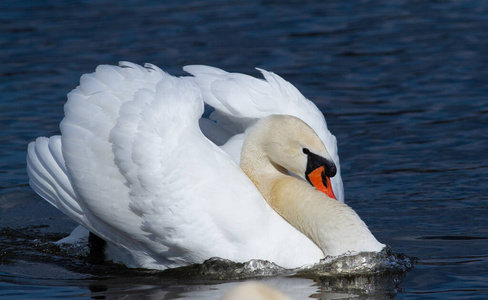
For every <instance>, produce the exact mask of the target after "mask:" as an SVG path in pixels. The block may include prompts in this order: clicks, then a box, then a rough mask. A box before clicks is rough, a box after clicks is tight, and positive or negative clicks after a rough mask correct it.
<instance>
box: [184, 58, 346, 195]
mask: <svg viewBox="0 0 488 300" xmlns="http://www.w3.org/2000/svg"><path fill="white" fill-rule="evenodd" d="M184 70H185V71H186V72H188V73H190V74H192V75H193V76H194V80H195V83H196V84H197V85H198V87H199V88H200V90H201V93H202V96H203V99H204V101H205V103H207V104H208V105H210V106H212V107H214V108H215V112H214V114H213V115H211V117H213V119H214V125H213V126H214V127H216V128H217V127H219V124H223V125H222V126H221V127H223V128H225V129H226V130H227V136H229V137H230V139H229V140H228V141H227V143H226V144H225V145H223V147H222V148H223V149H224V150H225V151H226V152H227V153H228V154H229V155H230V156H231V157H232V158H233V159H234V160H235V161H236V162H238V161H239V159H240V149H241V148H242V143H243V141H244V138H245V130H246V129H247V128H249V127H250V126H251V125H252V124H254V122H255V121H256V120H258V119H261V118H264V117H267V116H269V115H273V114H286V115H292V116H296V117H298V118H300V119H302V120H303V121H305V122H306V123H307V124H308V125H309V126H310V127H312V128H313V129H314V130H315V132H316V133H317V134H318V135H319V137H320V138H321V139H322V141H323V142H324V144H325V146H326V148H327V151H328V152H329V154H330V155H331V157H332V159H333V160H334V162H335V164H336V166H337V175H336V176H334V177H333V178H332V186H333V189H334V193H335V195H336V197H337V199H338V200H340V201H342V202H344V188H343V184H342V178H341V173H340V163H339V156H338V153H337V152H338V151H337V141H336V138H335V136H334V135H332V134H331V133H330V131H329V130H328V128H327V123H326V121H325V118H324V116H323V114H322V113H321V112H320V110H319V109H318V108H317V107H316V106H315V104H313V103H312V102H311V101H310V100H308V99H306V98H305V97H304V96H303V95H302V94H301V93H300V92H299V91H298V90H297V89H296V88H295V87H294V86H293V85H292V84H291V83H289V82H288V81H286V80H284V79H283V78H281V77H280V76H278V75H276V74H274V73H272V72H268V71H265V70H262V69H258V70H259V71H260V72H261V73H262V74H263V76H264V80H263V79H258V78H254V77H252V76H248V75H244V74H239V73H228V72H225V71H223V70H221V69H218V68H214V67H209V66H201V65H194V66H185V67H184ZM229 123H231V124H233V127H232V126H230V125H229ZM216 128H214V130H213V131H212V130H208V131H204V133H205V134H207V132H217V129H216ZM207 135H208V134H207ZM218 136H219V137H225V135H224V134H219V135H218ZM210 138H211V137H210Z"/></svg>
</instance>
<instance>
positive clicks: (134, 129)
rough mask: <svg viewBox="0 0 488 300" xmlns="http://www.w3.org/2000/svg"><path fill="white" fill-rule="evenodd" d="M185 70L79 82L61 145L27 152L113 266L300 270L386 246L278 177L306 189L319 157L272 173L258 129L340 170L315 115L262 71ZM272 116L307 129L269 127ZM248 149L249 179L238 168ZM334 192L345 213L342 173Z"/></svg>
mask: <svg viewBox="0 0 488 300" xmlns="http://www.w3.org/2000/svg"><path fill="white" fill-rule="evenodd" d="M185 70H187V71H189V72H190V73H192V74H193V75H194V76H195V77H181V78H176V77H172V76H170V75H168V74H166V73H164V72H163V71H161V70H160V69H158V68H156V67H154V66H151V65H149V66H147V67H146V68H142V67H140V66H137V65H133V64H129V63H123V64H121V67H113V66H100V67H98V68H97V71H96V72H95V73H93V74H89V75H84V76H82V78H81V83H80V86H79V87H78V88H76V89H75V90H73V91H72V92H71V93H70V94H69V95H68V102H67V104H66V106H65V118H64V120H63V121H62V122H61V125H60V128H61V133H62V135H61V136H53V137H51V138H39V139H37V140H36V142H35V143H31V144H30V145H29V151H28V156H27V162H28V173H29V177H30V184H31V186H32V187H33V189H34V190H35V191H36V192H37V193H38V194H40V195H41V196H42V197H43V198H44V199H46V200H47V201H49V202H50V203H51V204H53V205H54V206H55V207H57V208H58V209H60V210H61V211H63V212H64V213H65V214H67V215H68V216H70V217H71V218H72V219H73V220H75V221H76V222H77V223H79V224H80V225H82V226H83V227H85V228H87V229H88V230H89V231H91V232H93V233H94V234H96V235H97V236H99V237H101V238H102V239H104V240H105V241H107V245H108V249H107V252H108V255H109V258H112V259H114V260H117V261H122V262H124V263H125V264H126V265H128V266H130V267H143V268H155V269H165V268H169V267H178V266H183V265H187V264H191V263H200V262H203V261H204V260H205V259H208V258H210V257H222V258H226V259H230V260H233V261H239V262H242V261H247V260H250V259H265V260H269V261H273V262H275V263H276V264H278V265H280V266H283V267H287V268H293V267H298V266H302V265H306V264H313V263H316V262H318V261H319V260H320V259H321V258H323V257H324V255H338V254H342V253H345V252H347V251H353V252H354V251H356V252H359V251H380V250H381V248H383V245H382V244H380V243H379V242H377V241H376V239H375V238H374V237H373V236H372V234H371V233H370V232H369V230H368V229H367V227H366V226H365V225H364V223H363V222H362V221H361V220H360V218H359V217H358V216H357V215H356V214H355V213H354V211H352V209H350V208H349V207H348V206H346V205H345V204H343V203H341V202H339V201H336V200H334V199H331V198H329V197H328V196H326V195H325V194H323V193H321V192H318V191H317V190H315V189H314V187H313V186H312V185H310V184H309V183H307V182H306V181H304V180H301V179H298V178H296V177H292V176H290V175H288V174H285V172H284V170H283V169H282V167H285V168H286V169H287V170H288V171H290V172H293V173H294V174H296V175H297V176H301V177H302V178H304V176H305V175H304V174H301V173H300V172H301V171H305V166H302V164H303V162H305V164H306V161H307V157H309V156H311V155H305V154H304V153H303V152H301V153H300V155H301V156H300V157H301V158H299V159H298V160H297V161H296V162H295V163H292V162H290V163H287V162H284V165H283V164H282V165H281V166H278V167H277V168H276V165H275V164H276V163H281V162H280V159H281V160H283V159H284V160H286V159H287V158H286V157H285V156H283V155H281V156H280V154H279V153H278V160H277V162H274V161H272V160H270V161H268V165H266V162H265V161H263V160H259V159H257V158H258V157H259V156H260V155H262V154H258V155H257V152H256V151H259V147H261V146H260V142H259V140H263V139H268V140H269V137H270V136H269V131H268V133H265V131H266V130H261V129H259V128H269V126H268V127H266V124H270V122H275V121H276V119H280V118H285V119H290V120H292V121H290V122H291V123H296V124H300V125H299V126H298V127H300V128H302V127H303V128H305V129H303V128H302V130H304V131H299V132H300V133H301V135H302V136H304V137H306V136H312V137H311V138H309V139H308V138H305V140H306V141H309V142H310V141H312V142H311V145H307V146H306V145H304V147H305V146H306V147H309V148H310V151H312V152H313V153H315V154H318V155H321V157H324V158H326V159H327V161H329V162H330V163H332V164H333V165H335V166H336V167H337V169H338V168H339V161H338V157H337V148H336V142H335V138H334V137H333V136H332V135H331V134H330V132H329V131H328V130H327V127H326V124H325V120H324V119H323V116H322V114H321V113H320V112H319V111H318V109H317V108H316V107H315V105H313V104H312V103H311V102H310V101H309V100H307V99H305V98H304V97H303V96H302V95H301V94H300V93H299V92H298V91H297V90H296V89H295V88H294V87H293V86H292V85H291V84H289V83H288V82H286V81H284V80H283V79H281V78H280V77H278V76H276V75H274V74H272V73H268V72H266V71H262V72H263V74H264V75H265V78H266V81H264V80H259V79H255V78H252V77H249V76H246V75H242V74H230V73H226V72H224V71H222V70H219V69H215V68H210V67H204V66H192V67H187V68H186V69H185ZM204 101H205V103H207V104H209V105H211V106H213V107H214V108H215V111H214V112H213V114H212V115H211V117H212V119H213V120H208V119H203V118H202V119H201V116H202V113H203V108H204ZM275 114H280V115H294V116H296V117H298V118H300V119H301V120H303V121H304V122H306V123H307V124H308V125H309V126H310V127H309V126H308V125H305V123H303V122H302V121H301V120H299V119H297V118H293V117H284V116H281V117H268V116H270V115H275ZM261 119H263V120H262V121H259V122H258V123H257V125H255V124H256V121H258V120H261ZM215 120H216V121H215ZM273 120H274V121H273ZM278 121H279V120H278ZM260 124H264V125H265V126H262V125H260ZM296 124H295V125H296ZM254 125H255V126H254ZM275 126H276V125H275ZM283 128H284V127H283ZM312 128H313V130H312ZM202 131H203V132H204V133H205V135H204V134H202ZM283 134H285V132H283ZM248 135H249V136H250V138H248V139H246V137H247V136H248ZM266 135H267V136H266ZM283 136H285V135H283ZM276 137H278V136H276ZM291 137H293V135H291ZM244 140H246V142H245V143H246V145H247V146H246V147H244V149H245V148H248V149H249V151H245V150H244V149H243V146H242V145H243V143H244ZM288 141H291V139H290V137H288ZM214 142H215V143H217V144H219V145H222V146H221V147H218V146H217V145H216V144H215V143H214ZM324 144H325V147H324ZM241 149H242V152H243V153H242V164H241V165H242V169H243V170H244V171H245V172H246V173H247V174H248V175H249V177H247V176H246V174H245V173H243V172H242V170H241V169H240V168H239V166H238V165H237V164H236V162H239V160H240V154H241V153H240V152H241ZM313 149H314V150H313ZM261 150H263V149H261ZM275 150H276V149H275ZM299 150H300V151H301V150H302V148H300V149H299ZM314 151H315V152H314ZM268 154H269V155H270V156H273V155H275V154H276V151H273V153H268ZM295 156H296V157H298V156H297V155H295ZM269 162H271V164H269ZM300 162H301V164H300ZM286 164H288V165H286ZM261 167H263V168H261ZM273 167H275V169H274V170H272V169H273ZM265 169H266V170H269V171H270V172H264V173H266V174H264V173H263V170H265ZM302 169H303V170H302ZM302 173H303V172H302ZM249 178H251V180H252V181H253V182H254V183H255V184H256V186H257V187H258V189H259V190H258V189H256V187H255V186H254V185H253V183H252V181H251V180H250V179H249ZM332 188H333V190H334V194H335V196H336V197H337V199H339V200H341V201H342V200H343V190H342V181H341V179H340V173H339V170H337V175H336V176H335V177H334V178H332ZM263 196H264V198H266V201H268V203H269V205H268V204H267V202H266V201H265V200H264V199H263ZM275 200H276V201H275ZM278 200H279V201H278ZM297 200H298V201H297ZM270 206H271V207H273V208H274V209H275V210H276V211H277V212H278V213H279V214H278V213H276V211H275V210H273V209H272V208H271V207H270ZM280 215H281V216H280ZM285 219H286V220H285ZM344 220H347V221H344ZM290 223H291V224H293V226H292V225H290ZM297 228H298V230H297ZM299 230H302V231H303V233H302V232H300V231H299Z"/></svg>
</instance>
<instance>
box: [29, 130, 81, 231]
mask: <svg viewBox="0 0 488 300" xmlns="http://www.w3.org/2000/svg"><path fill="white" fill-rule="evenodd" d="M27 173H28V175H29V178H30V180H29V184H30V186H31V187H32V189H33V190H34V191H35V192H36V193H38V194H39V195H40V196H41V197H42V198H44V199H45V200H46V201H48V202H49V203H51V204H52V205H53V206H54V207H56V208H57V209H59V210H61V211H62V212H64V213H65V214H66V215H68V216H69V217H71V218H72V219H74V220H75V221H81V222H82V219H83V217H84V213H83V209H82V208H81V207H80V205H79V203H78V202H77V201H76V194H75V192H74V190H73V186H72V185H71V182H70V180H69V178H68V174H67V170H66V165H65V162H64V158H63V154H62V150H61V136H53V137H51V138H46V137H40V138H37V140H36V141H35V142H31V143H30V144H29V147H28V151H27ZM82 223H83V222H82Z"/></svg>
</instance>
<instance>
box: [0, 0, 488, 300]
mask: <svg viewBox="0 0 488 300" xmlns="http://www.w3.org/2000/svg"><path fill="white" fill-rule="evenodd" d="M166 2H167V3H160V2H159V1H144V2H141V3H139V2H138V1H131V2H127V3H126V4H125V5H119V4H118V2H113V1H88V0H87V1H76V2H67V1H64V2H62V1H59V2H57V1H43V2H41V1H3V2H2V3H1V4H0V57H1V60H2V63H1V68H0V72H1V74H0V95H1V96H0V128H1V129H2V130H1V131H0V145H1V146H0V157H1V159H0V216H1V218H0V297H2V296H4V297H5V298H8V299H25V298H56V297H57V298H65V297H75V298H76V297H79V298H122V297H142V296H144V297H148V298H149V297H151V298H159V299H162V298H164V299H184V298H192V299H216V298H218V297H219V296H220V295H222V294H223V293H224V292H225V291H226V290H228V289H229V288H231V287H232V286H234V285H236V284H238V283H239V281H235V280H230V279H227V280H204V279H201V278H199V279H195V278H188V276H177V275H174V274H173V275H171V276H170V275H161V274H159V273H154V272H150V271H143V270H129V269H126V268H123V267H120V266H111V265H108V266H92V265H89V264H87V263H86V262H85V261H84V259H83V257H82V256H76V255H74V254H73V253H72V252H68V251H66V250H63V249H59V248H55V247H54V246H52V245H51V246H50V243H49V242H50V241H54V240H56V239H58V238H59V237H61V236H63V235H64V234H67V233H68V232H69V231H70V230H72V229H73V228H74V224H73V223H72V222H71V221H69V220H68V219H66V218H65V217H63V216H62V215H61V214H60V213H58V212H57V211H56V210H55V209H54V208H52V207H51V206H50V205H49V204H47V203H45V202H43V201H42V200H41V199H40V198H39V197H38V196H36V195H35V194H34V193H33V192H31V190H30V189H29V187H28V185H27V175H26V172H25V151H26V145H27V143H28V142H29V141H32V140H33V139H35V138H36V137H37V136H41V135H44V136H50V135H53V134H57V133H59V129H58V123H59V121H60V120H61V118H62V113H63V104H64V102H65V100H66V96H65V95H66V93H67V92H69V91H70V90H71V89H72V88H74V87H75V86H76V85H77V84H78V80H79V76H80V75H81V74H82V73H87V72H92V71H93V70H94V68H95V67H96V66H97V65H99V64H104V63H110V64H114V63H116V62H117V61H120V60H127V61H133V62H136V63H144V62H151V63H154V64H156V65H158V66H160V67H162V68H163V69H165V70H167V71H169V72H170V73H172V74H183V72H182V71H181V66H183V65H186V64H198V63H200V64H202V63H203V64H209V65H215V66H218V67H221V68H224V69H227V70H229V71H236V72H244V73H251V74H254V75H257V74H258V73H257V71H255V70H254V69H253V68H254V67H256V66H258V67H261V68H265V69H268V70H272V71H274V72H276V73H278V74H280V75H282V76H283V77H284V78H286V79H287V80H289V81H291V82H292V83H293V84H295V85H296V86H297V87H298V88H299V89H300V90H301V91H302V92H303V93H304V94H305V95H306V96H307V97H308V98H310V99H312V100H313V101H314V102H315V103H316V104H317V105H318V106H319V108H320V109H321V110H323V112H324V114H325V115H326V118H327V121H328V124H329V128H330V130H331V131H332V132H333V133H334V134H335V135H336V136H337V139H338V143H339V150H340V153H339V154H340V157H341V166H342V175H343V179H344V186H345V193H346V201H347V203H348V204H349V205H351V206H352V207H353V208H354V209H355V210H356V211H357V212H358V213H359V215H360V216H361V217H362V218H363V220H365V222H366V223H367V224H368V225H369V227H370V229H371V230H372V232H373V233H374V234H375V235H376V236H377V238H378V239H379V240H380V241H382V242H384V243H387V244H388V245H390V246H391V247H392V248H393V250H394V251H395V252H396V253H406V254H407V255H409V256H411V257H417V258H418V260H417V262H416V264H415V267H414V268H413V269H412V270H410V271H409V272H408V273H402V274H380V275H364V276H352V277H351V276H342V277H341V276H322V277H313V276H312V277H311V276H306V275H301V276H300V275H299V276H288V275H283V276H271V277H265V278H261V279H259V280H262V281H264V282H265V283H267V284H270V285H273V286H275V287H278V288H280V289H281V290H283V291H285V292H287V293H289V294H291V295H293V296H294V297H295V298H296V299H305V298H307V297H312V298H320V299H328V298H350V297H354V296H358V295H359V296H361V297H364V298H368V297H371V298H388V297H396V298H412V299H415V298H423V299H424V298H425V299H436V298H442V299H445V298H480V299H483V298H486V297H487V296H488V271H487V268H486V266H487V263H488V242H487V239H488V226H487V225H488V210H487V208H488V203H487V200H488V189H487V185H486V181H487V179H488V160H487V158H488V130H487V129H486V128H487V125H488V97H487V96H486V95H487V94H488V57H487V56H486V53H488V39H486V32H488V2H486V1H483V0H478V1H454V0H446V1H393V2H392V1H375V2H373V1H359V0H358V1H341V2H339V1H337V2H328V1H309V3H307V4H304V3H302V1H230V2H229V1H185V2H184V1H166Z"/></svg>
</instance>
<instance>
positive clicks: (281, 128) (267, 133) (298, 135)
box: [248, 115, 337, 199]
mask: <svg viewBox="0 0 488 300" xmlns="http://www.w3.org/2000/svg"><path fill="white" fill-rule="evenodd" d="M248 139H250V140H251V141H253V140H254V143H259V144H260V148H261V151H262V153H263V154H264V155H266V156H267V158H268V159H269V161H270V162H271V164H272V165H273V166H274V167H275V168H276V169H278V170H279V171H281V172H285V170H288V171H289V172H291V173H293V174H295V175H297V176H299V177H301V178H302V179H304V180H307V181H308V182H310V183H311V184H312V185H313V186H314V187H315V188H316V189H317V190H319V191H322V192H324V193H325V194H327V195H328V196H329V197H331V198H334V199H336V197H335V195H334V192H333V190H332V185H331V182H330V177H333V176H334V175H335V174H336V172H337V168H336V166H335V164H334V162H333V161H332V158H331V157H330V155H329V153H328V152H327V149H326V148H325V146H324V144H323V142H322V140H321V139H320V138H319V137H318V135H317V134H316V133H315V131H314V130H313V129H312V128H311V127H310V126H308V125H307V124H306V123H305V122H303V121H302V120H300V119H299V118H296V117H293V116H288V115H273V116H270V117H267V118H265V119H262V120H260V121H259V122H258V123H257V124H256V126H255V127H254V129H253V130H252V131H251V132H250V133H249V136H248ZM256 139H257V140H256ZM258 141H259V142H258Z"/></svg>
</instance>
